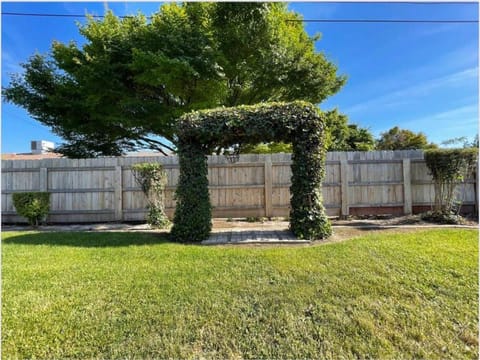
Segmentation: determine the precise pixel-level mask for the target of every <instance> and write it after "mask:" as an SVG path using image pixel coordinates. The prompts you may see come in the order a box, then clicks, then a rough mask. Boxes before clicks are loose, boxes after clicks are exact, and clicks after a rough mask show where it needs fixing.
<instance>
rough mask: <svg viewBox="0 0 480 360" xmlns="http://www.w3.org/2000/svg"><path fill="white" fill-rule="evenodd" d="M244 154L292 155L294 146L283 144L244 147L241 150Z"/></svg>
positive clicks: (248, 145) (261, 144)
mask: <svg viewBox="0 0 480 360" xmlns="http://www.w3.org/2000/svg"><path fill="white" fill-rule="evenodd" d="M240 152H241V153H242V154H276V153H291V152H292V144H286V143H283V142H279V143H278V142H271V143H260V144H257V145H251V144H247V145H243V146H241V148H240Z"/></svg>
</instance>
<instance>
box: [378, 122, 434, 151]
mask: <svg viewBox="0 0 480 360" xmlns="http://www.w3.org/2000/svg"><path fill="white" fill-rule="evenodd" d="M437 147H438V146H437V145H436V144H434V143H429V142H428V140H427V137H426V136H425V134H424V133H422V132H419V133H415V132H413V131H411V130H406V129H400V128H399V127H398V126H395V127H393V128H391V129H390V130H388V131H386V132H384V133H381V134H380V138H379V139H378V140H377V150H415V149H436V148H437Z"/></svg>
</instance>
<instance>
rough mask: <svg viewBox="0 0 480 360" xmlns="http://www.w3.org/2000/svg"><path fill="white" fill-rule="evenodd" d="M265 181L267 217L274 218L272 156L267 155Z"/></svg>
mask: <svg viewBox="0 0 480 360" xmlns="http://www.w3.org/2000/svg"><path fill="white" fill-rule="evenodd" d="M264 166H265V168H264V180H265V187H264V189H265V217H272V192H273V184H272V172H273V169H272V156H271V155H265V164H264Z"/></svg>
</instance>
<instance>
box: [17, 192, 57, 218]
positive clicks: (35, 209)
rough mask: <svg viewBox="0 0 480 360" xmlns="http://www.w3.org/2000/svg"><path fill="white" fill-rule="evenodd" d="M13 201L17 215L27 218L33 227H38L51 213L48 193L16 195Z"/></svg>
mask: <svg viewBox="0 0 480 360" xmlns="http://www.w3.org/2000/svg"><path fill="white" fill-rule="evenodd" d="M12 200H13V205H14V206H15V209H16V210H17V213H18V214H19V215H21V216H23V217H25V218H27V220H28V223H29V224H30V225H32V226H38V225H39V224H40V222H41V221H44V220H45V218H46V217H47V215H48V212H49V211H50V193H48V192H25V193H14V194H13V195H12Z"/></svg>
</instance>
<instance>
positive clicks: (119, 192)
mask: <svg viewBox="0 0 480 360" xmlns="http://www.w3.org/2000/svg"><path fill="white" fill-rule="evenodd" d="M113 179H114V180H113V186H114V195H113V203H114V208H115V221H122V220H123V189H122V167H121V166H120V165H117V166H115V175H114V177H113Z"/></svg>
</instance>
